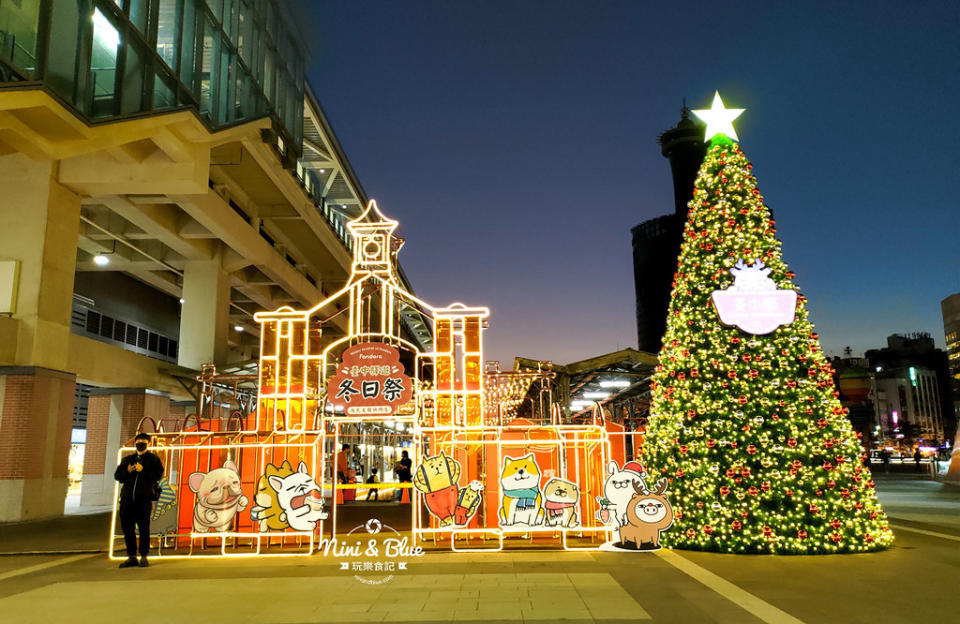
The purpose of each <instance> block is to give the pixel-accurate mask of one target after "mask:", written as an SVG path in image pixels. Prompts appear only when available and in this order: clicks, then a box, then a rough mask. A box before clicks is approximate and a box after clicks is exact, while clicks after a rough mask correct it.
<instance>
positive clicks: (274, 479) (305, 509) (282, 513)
mask: <svg viewBox="0 0 960 624" xmlns="http://www.w3.org/2000/svg"><path fill="white" fill-rule="evenodd" d="M254 500H255V502H256V506H255V507H253V508H252V509H251V510H250V517H251V518H252V519H253V521H254V522H257V523H258V525H259V528H260V531H261V532H265V531H282V530H284V529H287V528H291V529H293V530H294V531H312V530H314V529H315V528H316V526H317V523H318V522H319V521H320V520H324V519H326V518H327V512H326V511H324V509H323V493H322V491H321V490H320V486H318V485H317V482H316V481H315V480H314V479H313V477H312V476H310V472H309V470H308V469H307V465H306V464H305V463H304V462H300V465H299V466H298V467H297V470H296V471H294V470H293V467H292V466H291V465H290V462H289V461H284V462H283V463H282V464H281V465H280V467H279V468H277V467H276V466H274V465H273V464H267V467H266V470H264V473H263V476H262V477H260V482H259V483H258V484H257V495H256V497H255V498H254Z"/></svg>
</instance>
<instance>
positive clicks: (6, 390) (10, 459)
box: [0, 153, 80, 521]
mask: <svg viewBox="0 0 960 624" xmlns="http://www.w3.org/2000/svg"><path fill="white" fill-rule="evenodd" d="M56 171H57V166H56V164H55V163H54V162H52V161H49V160H34V159H32V158H30V157H28V156H26V155H24V154H22V153H12V154H5V155H2V156H0V189H3V191H2V194H0V259H3V260H13V261H15V262H17V263H19V279H18V280H17V285H16V293H15V296H16V302H15V307H14V310H13V312H12V314H11V316H10V318H5V319H3V321H4V322H3V328H2V329H3V331H2V334H3V335H2V337H0V339H2V341H3V343H4V344H3V346H2V347H0V358H2V359H0V386H2V389H0V521H15V520H29V519H33V518H44V517H52V516H58V515H62V514H63V505H64V499H65V498H66V494H67V464H68V461H69V456H70V430H71V427H72V424H73V405H74V390H75V381H76V378H75V375H74V374H73V373H69V372H62V371H64V370H65V369H66V368H67V359H68V349H67V345H68V344H69V338H70V312H71V302H72V299H73V275H74V269H75V268H76V261H77V238H78V235H79V228H80V199H79V197H77V196H76V195H75V194H74V193H72V192H70V191H69V190H68V189H66V188H65V187H63V186H61V185H60V184H59V183H58V182H57V181H56Z"/></svg>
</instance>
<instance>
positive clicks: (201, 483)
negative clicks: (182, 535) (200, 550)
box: [187, 460, 249, 533]
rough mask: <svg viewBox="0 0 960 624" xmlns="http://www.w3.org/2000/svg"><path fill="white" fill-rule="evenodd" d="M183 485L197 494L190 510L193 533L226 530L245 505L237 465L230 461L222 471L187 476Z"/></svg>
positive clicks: (245, 500)
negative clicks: (185, 484) (191, 510)
mask: <svg viewBox="0 0 960 624" xmlns="http://www.w3.org/2000/svg"><path fill="white" fill-rule="evenodd" d="M187 484H188V485H189V486H190V489H191V490H192V491H193V492H195V493H196V495H197V502H196V504H195V505H194V507H193V530H194V532H197V533H206V532H208V531H215V532H220V531H229V530H230V527H231V525H232V524H233V518H234V516H236V515H237V512H240V511H243V510H244V509H246V507H247V503H248V502H249V501H248V500H247V497H246V496H244V495H243V490H241V489H240V474H239V473H238V471H237V465H236V464H234V463H233V462H232V461H230V460H227V461H226V463H224V464H223V467H222V468H214V469H213V470H211V471H210V472H206V473H204V472H195V473H193V474H191V475H190V477H189V479H188V480H187Z"/></svg>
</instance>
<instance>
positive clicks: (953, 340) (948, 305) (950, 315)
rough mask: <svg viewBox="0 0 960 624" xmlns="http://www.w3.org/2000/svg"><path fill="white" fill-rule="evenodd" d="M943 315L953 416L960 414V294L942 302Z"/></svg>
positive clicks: (955, 294) (941, 310) (941, 311)
mask: <svg viewBox="0 0 960 624" xmlns="http://www.w3.org/2000/svg"><path fill="white" fill-rule="evenodd" d="M940 313H941V314H942V315H943V335H944V338H945V339H946V344H947V360H948V361H949V363H950V388H951V390H952V391H953V406H952V407H953V415H954V418H956V416H957V414H960V293H954V294H952V295H950V296H949V297H947V298H946V299H944V300H943V301H941V302H940Z"/></svg>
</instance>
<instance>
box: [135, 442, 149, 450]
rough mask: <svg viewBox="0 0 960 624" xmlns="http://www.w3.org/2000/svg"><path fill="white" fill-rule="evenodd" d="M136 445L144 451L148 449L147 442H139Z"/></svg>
mask: <svg viewBox="0 0 960 624" xmlns="http://www.w3.org/2000/svg"><path fill="white" fill-rule="evenodd" d="M136 447H137V450H138V451H140V452H143V451H145V450H147V443H146V442H137V444H136Z"/></svg>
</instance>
